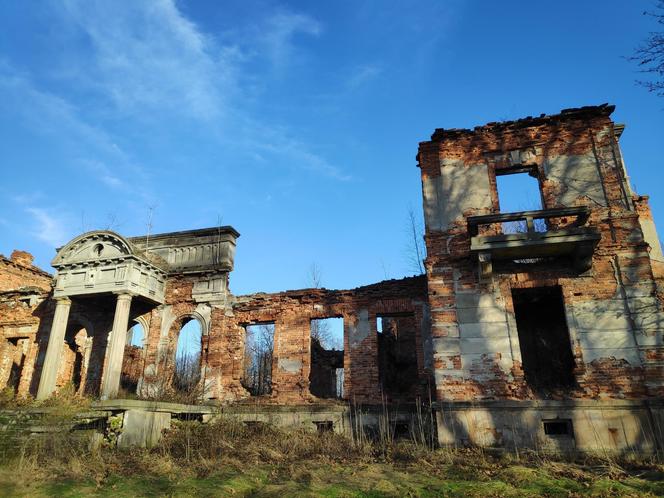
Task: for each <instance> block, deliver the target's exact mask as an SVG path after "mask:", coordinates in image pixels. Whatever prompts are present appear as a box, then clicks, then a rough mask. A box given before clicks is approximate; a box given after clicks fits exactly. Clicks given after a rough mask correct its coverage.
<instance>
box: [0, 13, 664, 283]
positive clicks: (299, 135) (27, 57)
mask: <svg viewBox="0 0 664 498" xmlns="http://www.w3.org/2000/svg"><path fill="white" fill-rule="evenodd" d="M652 4H653V2H650V1H646V2H639V1H630V2H624V1H617V0H613V1H602V2H599V1H597V2H572V1H559V2H517V1H502V2H489V1H465V2H462V1H437V2H427V1H419V2H404V1H400V2H393V3H392V2H374V1H367V2H362V1H339V2H292V3H285V2H272V1H259V2H251V1H246V0H245V1H241V2H240V1H237V2H234V1H225V2H212V1H205V2H203V1H178V2H172V1H166V0H161V1H157V0H154V1H145V2H140V1H111V0H109V1H106V2H101V1H85V2H84V1H62V2H60V1H58V2H56V1H53V2H2V3H1V4H0V106H1V108H0V111H1V112H0V132H1V134H0V136H2V142H1V144H2V147H1V148H0V164H1V167H2V173H3V174H2V182H1V183H0V253H3V254H5V255H9V253H11V251H12V249H14V248H20V249H25V250H29V251H30V252H32V253H33V254H34V255H35V256H36V262H37V263H38V264H39V265H40V266H42V267H44V268H47V269H49V268H50V267H49V262H50V260H51V258H52V256H53V255H54V247H55V246H57V245H60V244H63V243H65V242H66V241H67V240H69V239H70V238H71V237H73V236H74V235H76V234H78V233H80V232H81V231H83V230H92V229H100V228H111V229H114V230H117V231H119V232H120V233H122V234H124V235H128V236H131V235H140V234H143V233H145V231H146V226H147V219H148V213H149V211H150V208H153V211H154V213H153V227H152V232H153V233H155V232H166V231H174V230H185V229H193V228H202V227H208V226H215V225H217V224H219V223H222V224H229V225H232V226H234V227H235V228H236V229H237V230H238V231H239V232H240V233H241V234H242V236H241V237H240V239H239V241H238V251H237V257H236V269H235V271H234V272H233V274H232V276H231V289H232V290H233V292H235V293H237V294H242V293H247V292H253V291H257V290H265V291H277V290H281V289H292V288H299V287H304V286H306V285H308V283H309V282H308V277H307V274H308V269H309V268H310V267H311V265H312V263H314V262H315V263H316V264H317V266H318V267H319V268H320V270H321V272H322V281H323V284H324V285H325V286H326V287H330V288H349V287H354V286H357V285H362V284H367V283H370V282H374V281H378V280H382V279H384V278H385V277H390V278H397V277H401V276H404V275H407V274H410V273H411V270H410V268H409V265H408V262H407V257H406V256H405V254H404V252H405V250H404V248H405V246H406V244H407V240H408V238H407V233H406V223H407V212H408V208H409V206H412V207H413V208H414V210H415V212H416V213H417V214H418V216H421V190H420V180H419V170H418V169H417V168H416V161H415V154H416V152H417V144H418V142H420V141H423V140H427V139H428V138H429V136H430V135H431V132H432V131H433V130H434V128H436V127H445V128H453V127H472V126H475V125H479V124H483V123H486V122H489V121H496V120H504V119H514V118H519V117H523V116H527V115H537V114H540V113H542V112H546V113H555V112H557V111H559V110H560V109H562V108H567V107H575V106H581V105H590V104H600V103H603V102H611V103H614V104H616V105H617V110H616V112H615V114H614V118H615V119H616V120H617V121H619V122H625V123H627V129H626V131H625V134H624V135H623V138H622V141H621V142H622V147H623V152H624V155H625V159H626V163H627V167H628V169H629V172H630V175H631V178H632V182H633V184H634V185H635V186H636V188H637V191H638V192H640V193H645V194H651V196H652V199H651V202H652V206H653V209H654V213H655V219H656V221H657V222H659V224H660V225H661V224H662V223H664V196H660V195H659V194H660V192H659V190H660V189H659V185H660V183H661V180H662V171H661V169H662V164H661V158H662V157H663V156H664V139H663V138H664V111H663V109H664V100H662V99H658V98H657V97H655V96H654V95H652V94H648V93H647V92H646V91H645V90H644V89H643V88H641V87H638V86H636V85H635V84H634V80H635V79H636V78H637V77H638V75H637V73H636V72H635V68H634V66H633V65H632V64H631V63H629V62H628V61H626V60H625V59H624V56H628V55H630V54H631V52H632V50H633V48H634V47H635V46H636V45H637V44H638V43H639V41H640V40H641V39H643V37H644V36H645V35H646V33H647V32H648V31H649V30H653V29H655V24H654V23H653V22H652V20H651V19H648V18H647V17H644V16H643V15H642V12H643V11H644V10H645V9H647V8H649V7H651V6H652Z"/></svg>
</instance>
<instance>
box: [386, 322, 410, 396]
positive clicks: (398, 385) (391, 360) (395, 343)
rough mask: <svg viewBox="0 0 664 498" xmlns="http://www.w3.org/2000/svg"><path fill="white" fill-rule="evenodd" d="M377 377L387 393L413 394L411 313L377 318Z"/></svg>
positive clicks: (398, 394)
mask: <svg viewBox="0 0 664 498" xmlns="http://www.w3.org/2000/svg"><path fill="white" fill-rule="evenodd" d="M376 330H377V332H378V334H377V339H378V377H379V380H380V383H381V387H382V389H383V393H385V394H386V395H388V396H402V395H407V394H416V390H417V386H418V370H417V349H416V342H415V334H416V330H417V323H416V320H415V315H414V314H412V313H408V314H401V315H382V316H377V317H376Z"/></svg>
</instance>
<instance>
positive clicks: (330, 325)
mask: <svg viewBox="0 0 664 498" xmlns="http://www.w3.org/2000/svg"><path fill="white" fill-rule="evenodd" d="M310 331H311V368H310V370H309V391H310V392H311V394H313V395H314V396H316V397H318V398H338V399H341V398H343V397H344V333H343V331H344V321H343V318H323V319H314V320H311V329H310Z"/></svg>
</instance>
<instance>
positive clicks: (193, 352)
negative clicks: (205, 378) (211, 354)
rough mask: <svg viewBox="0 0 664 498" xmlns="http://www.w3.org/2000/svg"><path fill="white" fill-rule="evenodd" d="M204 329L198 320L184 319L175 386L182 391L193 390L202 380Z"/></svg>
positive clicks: (177, 349)
mask: <svg viewBox="0 0 664 498" xmlns="http://www.w3.org/2000/svg"><path fill="white" fill-rule="evenodd" d="M202 341H203V331H202V327H201V324H200V322H199V321H198V320H195V319H193V318H188V319H185V320H184V321H183V324H182V328H181V329H180V333H179V335H178V344H177V348H176V350H175V372H174V375H173V387H174V388H175V389H176V390H178V391H181V392H192V391H193V390H194V389H195V388H196V386H198V383H199V382H200V380H201V351H202Z"/></svg>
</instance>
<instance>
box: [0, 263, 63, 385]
mask: <svg viewBox="0 0 664 498" xmlns="http://www.w3.org/2000/svg"><path fill="white" fill-rule="evenodd" d="M51 290H52V277H51V275H50V274H48V273H46V272H45V271H43V270H40V269H39V268H37V267H35V266H33V265H32V255H30V254H29V253H27V252H24V251H14V252H13V253H12V255H11V257H10V258H5V257H4V256H2V255H0V389H2V388H4V387H9V388H10V389H13V390H14V392H16V393H17V394H18V395H19V396H25V395H27V394H29V392H30V388H31V385H32V381H33V374H34V370H35V368H34V366H35V361H36V358H37V355H38V353H39V344H38V341H37V336H38V332H39V330H40V326H41V327H42V328H43V326H44V324H45V323H46V322H48V321H49V320H50V317H51V315H52V313H53V310H52V306H51V305H50V303H49V301H48V297H49V295H50V293H51Z"/></svg>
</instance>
